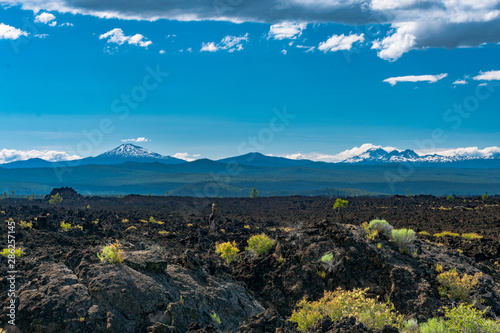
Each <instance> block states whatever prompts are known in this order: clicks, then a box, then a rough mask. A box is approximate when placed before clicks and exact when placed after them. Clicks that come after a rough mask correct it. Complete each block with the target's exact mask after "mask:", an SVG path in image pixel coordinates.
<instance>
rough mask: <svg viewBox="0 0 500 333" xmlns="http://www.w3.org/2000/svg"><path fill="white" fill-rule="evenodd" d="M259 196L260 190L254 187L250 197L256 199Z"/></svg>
mask: <svg viewBox="0 0 500 333" xmlns="http://www.w3.org/2000/svg"><path fill="white" fill-rule="evenodd" d="M258 197H259V191H257V189H256V188H255V187H254V188H253V189H252V192H250V198H252V199H255V198H258Z"/></svg>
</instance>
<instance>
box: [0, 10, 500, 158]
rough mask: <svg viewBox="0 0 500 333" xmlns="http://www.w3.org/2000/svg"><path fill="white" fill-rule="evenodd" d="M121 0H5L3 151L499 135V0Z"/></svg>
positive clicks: (442, 141) (0, 102) (478, 141)
mask: <svg viewBox="0 0 500 333" xmlns="http://www.w3.org/2000/svg"><path fill="white" fill-rule="evenodd" d="M115 2H117V1H110V2H109V3H106V4H105V5H103V7H104V6H105V7H106V8H101V7H96V8H94V7H92V6H93V3H95V2H92V1H81V2H79V3H81V7H78V6H77V5H74V4H72V2H69V1H65V0H51V1H35V0H27V1H14V0H9V1H0V3H3V8H1V9H0V36H1V37H0V48H1V49H2V57H1V64H0V80H1V81H0V129H1V131H2V134H3V135H2V136H1V137H0V151H2V149H3V154H4V155H6V154H7V153H8V152H10V153H9V154H11V155H12V154H14V155H16V154H17V155H19V156H21V157H18V159H19V158H22V156H34V155H33V154H31V155H30V154H27V152H28V151H32V150H34V151H36V152H46V151H54V152H60V153H61V154H56V155H51V156H52V158H53V159H58V158H63V159H64V158H66V157H65V156H64V154H63V152H64V153H67V154H69V155H72V156H73V155H78V156H89V155H97V154H100V153H102V152H104V151H106V150H109V149H112V148H114V147H116V146H118V145H120V144H121V143H123V142H124V140H127V139H129V140H135V141H139V142H138V144H139V145H141V146H143V147H145V148H148V149H150V150H153V151H155V152H158V153H161V154H165V155H175V154H178V153H187V155H185V154H184V155H177V156H181V157H186V156H188V157H196V158H198V157H207V158H214V159H215V158H222V157H227V156H232V155H238V154H241V153H245V152H248V151H250V150H252V151H260V152H262V153H265V154H273V155H279V156H295V157H296V156H299V157H307V158H313V159H318V160H319V159H321V156H322V155H324V156H330V157H331V156H333V155H335V154H338V153H339V152H342V151H345V150H347V149H351V148H353V147H360V146H362V145H363V144H367V143H371V144H373V145H380V146H382V147H396V148H400V149H406V148H410V149H415V150H426V151H436V150H439V149H455V148H461V147H479V149H481V148H484V147H491V146H497V145H498V141H499V139H500V129H499V124H500V113H499V112H498V111H499V106H500V81H499V80H500V64H499V63H498V58H499V55H500V45H498V42H500V28H499V27H500V23H499V22H500V19H498V18H497V17H500V14H499V10H498V8H499V5H498V2H497V1H491V0H484V1H477V2H471V1H465V0H464V1H457V2H456V3H462V4H461V5H460V6H458V5H457V6H458V7H456V8H445V9H444V12H443V8H430V7H432V6H431V5H429V8H427V7H426V6H424V5H422V4H421V5H420V6H416V5H415V3H416V2H418V1H412V0H405V1H402V2H401V1H399V2H397V1H392V0H378V1H371V2H370V1H364V2H363V3H365V5H366V6H368V8H369V9H366V6H365V7H362V4H361V1H354V0H353V1H351V2H352V3H353V4H354V5H352V6H350V7H345V8H344V7H342V6H340V5H338V4H337V5H336V6H334V5H331V6H332V7H331V8H330V7H328V6H330V5H328V4H326V3H327V2H325V1H319V0H314V1H308V2H301V1H298V0H294V1H287V3H289V5H288V7H286V6H285V7H284V8H285V9H282V10H281V9H272V10H269V11H264V9H263V8H265V6H270V4H271V3H272V2H267V3H266V2H260V1H256V2H254V3H252V4H250V3H248V2H243V1H232V2H229V3H231V4H233V5H234V6H233V7H234V8H233V7H230V8H232V10H226V11H224V10H220V9H219V10H217V8H215V9H214V8H212V7H210V6H208V7H207V8H200V7H197V6H195V5H193V6H192V7H190V6H189V3H190V2H191V1H184V2H180V3H179V6H178V8H177V9H178V10H173V8H169V7H165V6H164V5H157V6H156V7H155V5H154V2H151V3H152V4H151V3H149V2H147V3H146V4H144V6H143V7H140V6H139V7H137V6H138V5H137V1H136V2H135V3H134V2H132V1H122V2H118V3H120V4H119V5H116V6H115V5H114V3H115ZM347 2H349V1H347ZM127 3H129V7H127ZM181 3H182V4H181ZM314 3H316V4H321V5H323V6H327V7H325V9H324V10H323V11H322V12H321V13H326V14H321V13H319V12H318V11H315V10H313V9H314V8H313V7H311V8H309V7H308V6H311V4H314ZM332 3H335V1H333V2H332ZM401 3H406V5H405V7H401V8H399V7H397V6H402V5H401ZM173 4H174V2H172V6H173V7H175V6H174V5H173ZM367 4H368V5H367ZM299 5H300V6H301V7H300V8H296V7H297V6H299ZM355 5H359V8H361V9H363V8H364V9H363V10H361V9H359V10H353V9H352V8H355V7H356V6H355ZM113 6H115V7H113ZM259 6H260V7H259ZM294 6H295V7H294ZM394 6H396V7H394ZM224 8H225V7H224ZM270 8H274V7H272V6H271V7H270ZM346 8H349V9H346ZM422 8H424V9H422ZM263 13H267V14H263ZM443 13H444V14H446V15H448V16H446V15H445V16H444V18H442V21H439V20H437V19H435V17H440V18H441V17H442V15H443ZM375 14H376V15H375ZM380 15H382V16H383V17H384V19H380V18H377V17H379V16H380ZM434 15H435V16H434ZM464 15H465V16H467V15H469V16H470V17H468V16H467V17H465V18H464ZM373 17H376V18H377V19H373ZM179 18H181V19H182V21H178V20H177V19H179ZM428 19H432V20H433V21H432V24H430V23H429V22H428V21H426V20H428ZM236 21H237V23H236ZM450 22H452V23H450ZM432 29H434V30H432ZM455 31H456V34H455V33H454V32H455ZM463 31H467V32H468V33H464V32H463ZM152 73H156V74H152ZM166 73H168V75H167V74H166ZM155 78H156V79H155ZM461 81H462V82H461ZM460 83H462V84H460ZM464 83H465V84H464ZM127 95H128V96H129V101H130V102H129V104H127V102H126V100H127V97H126V96H127ZM124 96H125V97H124ZM283 114H285V115H287V114H288V116H285V117H284V118H283ZM283 120H284V121H283ZM138 138H143V139H139V140H137V139H138ZM141 141H142V142H141ZM364 147H371V146H366V145H365V146H364ZM7 151H8V152H7ZM298 154H300V155H298ZM0 155H1V154H0ZM17 155H16V156H17ZM35 155H36V154H35ZM37 156H38V155H37ZM43 156H45V155H43ZM54 156H57V157H54ZM4 158H5V156H4ZM0 160H1V156H0ZM323 160H328V157H323Z"/></svg>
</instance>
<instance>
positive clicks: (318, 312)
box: [289, 288, 403, 332]
mask: <svg viewBox="0 0 500 333" xmlns="http://www.w3.org/2000/svg"><path fill="white" fill-rule="evenodd" d="M367 290H368V289H365V290H362V289H354V290H353V291H345V290H342V289H340V288H339V289H337V290H336V291H334V292H330V291H325V295H324V296H323V298H321V299H319V300H318V301H315V302H307V301H306V300H305V299H303V300H302V301H300V302H299V303H298V304H297V307H298V308H299V310H294V311H293V313H292V316H291V317H290V319H289V320H290V321H292V322H295V323H297V324H298V330H299V331H301V332H304V331H306V330H307V329H309V328H310V327H312V326H313V325H314V323H315V322H316V321H317V320H318V319H321V318H325V317H327V316H328V317H330V319H331V320H332V321H333V322H336V321H339V320H340V319H342V318H347V317H354V318H356V320H358V321H360V322H362V323H363V324H364V325H366V326H367V327H369V328H371V329H381V328H382V327H384V326H385V325H389V326H393V327H396V328H401V327H402V325H403V317H402V316H400V315H397V314H396V313H394V312H393V311H394V306H393V305H392V304H389V303H379V302H377V300H375V299H372V298H366V291H367Z"/></svg>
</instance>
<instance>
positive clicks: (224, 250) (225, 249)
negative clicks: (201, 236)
mask: <svg viewBox="0 0 500 333" xmlns="http://www.w3.org/2000/svg"><path fill="white" fill-rule="evenodd" d="M239 251H240V250H239V249H238V248H237V247H236V242H233V243H231V242H226V243H220V244H216V245H215V252H217V253H220V256H221V257H222V258H223V259H225V260H226V261H227V263H228V264H229V263H231V261H233V260H234V259H235V258H236V254H237V253H238V252H239Z"/></svg>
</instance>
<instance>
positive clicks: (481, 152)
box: [416, 146, 500, 157]
mask: <svg viewBox="0 0 500 333" xmlns="http://www.w3.org/2000/svg"><path fill="white" fill-rule="evenodd" d="M416 153H418V154H421V155H423V154H429V155H432V154H436V155H441V156H449V157H467V156H469V157H491V156H492V155H494V154H500V147H496V146H492V147H486V148H484V149H479V148H478V147H465V148H454V149H437V150H422V151H416Z"/></svg>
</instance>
